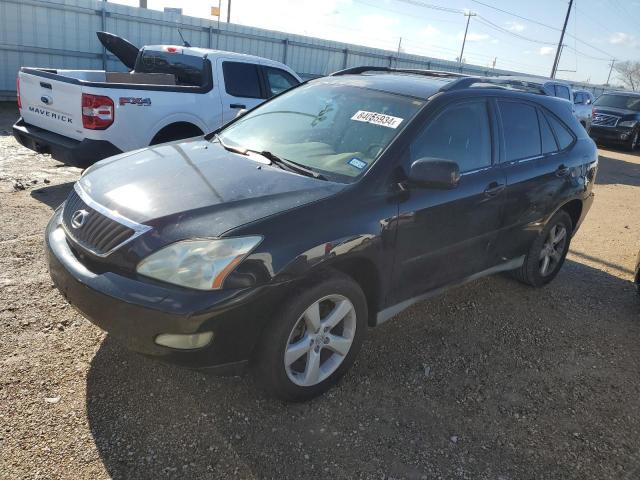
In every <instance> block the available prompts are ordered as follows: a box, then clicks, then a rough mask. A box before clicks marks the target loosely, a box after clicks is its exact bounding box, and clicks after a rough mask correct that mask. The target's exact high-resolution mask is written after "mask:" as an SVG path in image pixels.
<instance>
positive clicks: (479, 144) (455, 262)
mask: <svg viewBox="0 0 640 480" xmlns="http://www.w3.org/2000/svg"><path fill="white" fill-rule="evenodd" d="M492 125H493V120H492V115H490V112H489V107H488V104H487V101H486V100H485V99H473V100H463V101H461V102H459V103H455V104H453V105H450V106H448V107H446V108H445V109H443V110H442V111H441V112H440V113H439V114H437V115H436V116H435V117H434V118H433V120H431V121H430V122H429V123H428V124H427V126H426V127H425V128H424V129H423V130H422V132H421V133H419V134H418V135H417V136H416V138H415V140H414V141H413V142H412V144H411V146H410V148H409V152H408V154H407V158H406V159H405V161H404V165H403V166H404V168H405V170H406V171H407V172H408V169H409V167H410V165H411V163H412V162H413V161H415V160H417V159H419V158H440V159H446V160H453V161H455V162H457V163H458V165H459V167H460V171H461V178H460V182H459V184H458V186H457V187H456V188H453V189H451V190H439V189H433V188H423V187H417V186H409V187H408V188H409V191H408V193H407V195H406V198H405V199H404V201H401V202H400V205H399V217H398V222H397V223H398V233H397V242H396V263H395V267H394V282H393V283H394V285H395V292H394V295H393V297H394V298H393V299H392V301H395V302H400V301H403V300H406V299H409V298H412V297H415V296H418V295H420V294H422V293H424V292H426V291H429V290H432V289H434V288H438V287H440V286H444V285H446V284H448V283H452V282H455V281H459V280H463V279H465V278H466V277H468V276H470V275H472V274H474V273H477V272H480V271H482V270H484V269H486V268H489V267H490V266H492V265H494V264H495V263H496V262H497V260H496V259H495V258H494V243H493V242H494V239H495V237H496V235H497V232H498V230H499V228H500V226H501V217H502V209H503V203H504V187H505V178H504V173H503V172H502V170H501V168H500V167H499V165H497V162H494V157H495V155H494V151H495V148H494V144H495V143H496V142H494V139H493V134H492V130H494V129H493V128H492Z"/></svg>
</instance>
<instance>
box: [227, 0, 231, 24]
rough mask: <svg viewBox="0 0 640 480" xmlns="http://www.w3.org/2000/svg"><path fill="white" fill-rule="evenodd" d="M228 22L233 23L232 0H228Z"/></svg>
mask: <svg viewBox="0 0 640 480" xmlns="http://www.w3.org/2000/svg"><path fill="white" fill-rule="evenodd" d="M227 23H231V0H227Z"/></svg>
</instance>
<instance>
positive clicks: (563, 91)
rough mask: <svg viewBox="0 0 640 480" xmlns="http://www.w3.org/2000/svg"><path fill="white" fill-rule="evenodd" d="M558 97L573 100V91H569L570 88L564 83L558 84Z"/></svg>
mask: <svg viewBox="0 0 640 480" xmlns="http://www.w3.org/2000/svg"><path fill="white" fill-rule="evenodd" d="M556 97H560V98H566V99H567V100H571V92H569V88H568V87H565V86H564V85H556Z"/></svg>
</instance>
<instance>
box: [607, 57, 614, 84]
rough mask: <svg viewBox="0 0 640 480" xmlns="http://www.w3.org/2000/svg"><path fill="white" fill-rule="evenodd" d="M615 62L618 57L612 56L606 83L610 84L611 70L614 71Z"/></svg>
mask: <svg viewBox="0 0 640 480" xmlns="http://www.w3.org/2000/svg"><path fill="white" fill-rule="evenodd" d="M614 63H616V59H615V58H612V59H611V66H610V68H609V75H608V76H607V83H606V84H605V85H609V80H611V72H612V71H613V65H614Z"/></svg>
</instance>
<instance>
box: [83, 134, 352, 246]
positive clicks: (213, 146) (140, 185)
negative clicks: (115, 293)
mask: <svg viewBox="0 0 640 480" xmlns="http://www.w3.org/2000/svg"><path fill="white" fill-rule="evenodd" d="M79 185H80V187H81V188H82V190H83V191H84V192H85V193H86V194H87V195H88V196H89V197H90V198H91V199H92V200H93V201H95V202H96V203H98V204H99V205H101V206H103V207H106V208H107V209H109V210H111V211H114V212H117V213H119V214H120V215H123V216H125V217H127V218H129V219H130V220H133V221H134V222H137V223H143V224H147V225H152V226H155V227H158V228H165V227H167V226H170V225H176V224H180V225H184V224H185V223H193V224H196V225H197V229H198V232H197V234H198V235H199V236H207V237H208V236H217V235H221V234H223V233H224V232H226V231H228V230H230V229H232V228H236V227H239V226H241V225H244V224H246V223H249V222H252V221H255V220H259V219H261V218H264V217H267V216H270V215H274V214H277V213H281V212H284V211H286V210H289V209H291V208H296V207H299V206H302V205H304V204H307V203H309V202H314V201H317V200H320V199H322V198H326V197H328V196H331V195H334V194H336V193H338V192H339V191H341V190H342V189H343V188H344V187H345V184H341V183H334V182H329V181H323V180H318V179H315V178H311V177H306V176H302V175H298V174H295V173H292V172H289V171H285V170H281V169H279V168H277V167H272V166H269V165H264V164H261V163H258V162H257V161H255V160H252V159H249V158H247V157H245V156H244V155H239V154H235V153H231V152H228V151H227V150H225V149H224V148H222V147H221V146H220V144H218V143H211V142H209V141H207V140H194V141H186V142H184V141H183V142H172V143H167V144H163V145H159V146H157V147H152V148H144V149H142V150H137V151H135V152H130V153H125V154H122V155H118V156H116V157H112V158H108V159H106V160H103V161H101V162H98V163H96V164H95V165H94V166H93V167H91V168H90V169H89V170H87V172H86V173H85V174H84V175H83V176H82V178H80V180H79ZM194 234H195V233H194Z"/></svg>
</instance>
